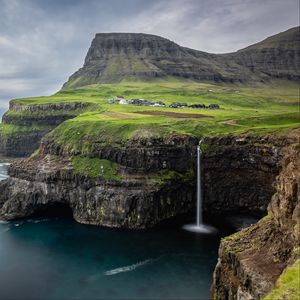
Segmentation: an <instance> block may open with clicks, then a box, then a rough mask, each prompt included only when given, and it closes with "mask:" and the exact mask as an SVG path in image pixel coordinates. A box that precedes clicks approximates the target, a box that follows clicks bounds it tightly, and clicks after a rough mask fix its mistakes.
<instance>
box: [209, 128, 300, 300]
mask: <svg viewBox="0 0 300 300" xmlns="http://www.w3.org/2000/svg"><path fill="white" fill-rule="evenodd" d="M294 142H295V143H294V144H292V145H289V146H287V147H286V148H285V149H284V159H283V161H282V167H283V169H282V171H281V173H280V175H279V176H278V178H277V182H276V193H275V194H274V195H273V197H272V200H271V202H270V204H269V207H268V215H267V216H266V217H265V218H263V219H262V220H260V221H259V222H258V223H257V224H255V225H253V226H251V227H249V228H247V229H245V230H243V231H241V232H238V233H236V234H234V235H232V236H229V237H227V238H225V239H223V240H222V242H221V245H220V249H219V261H218V264H217V266H216V269H215V272H214V282H213V293H214V299H219V300H221V299H222V300H224V299H234V300H246V299H247V300H251V299H262V298H263V297H264V296H265V295H266V294H267V293H268V292H269V291H270V290H271V289H272V288H273V287H274V284H275V282H276V280H277V278H278V277H279V276H280V274H281V273H282V272H283V271H284V269H285V268H286V267H287V266H289V265H291V264H292V263H294V262H295V261H296V259H297V257H299V242H300V231H299V228H300V197H299V188H300V145H299V130H298V131H296V134H295V140H294ZM297 247H298V248H297ZM286 299H288V298H286Z"/></svg>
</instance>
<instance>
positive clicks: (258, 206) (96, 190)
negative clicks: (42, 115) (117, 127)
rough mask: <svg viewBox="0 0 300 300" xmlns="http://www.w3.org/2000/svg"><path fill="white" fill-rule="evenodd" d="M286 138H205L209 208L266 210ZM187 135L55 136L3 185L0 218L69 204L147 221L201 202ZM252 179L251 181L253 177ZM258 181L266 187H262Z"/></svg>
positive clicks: (117, 222)
mask: <svg viewBox="0 0 300 300" xmlns="http://www.w3.org/2000/svg"><path fill="white" fill-rule="evenodd" d="M288 142H289V141H288V140H287V139H285V138H278V139H276V140H274V139H273V138H271V137H269V138H268V137H267V138H261V137H253V136H252V137H250V136H239V137H236V136H228V137H223V138H206V139H205V140H204V145H203V151H204V158H203V169H204V174H205V175H204V181H205V184H204V201H205V203H204V208H205V210H209V211H210V213H224V212H232V211H236V210H244V211H246V212H249V211H252V212H260V213H264V212H265V211H266V207H267V204H268V202H269V199H270V197H271V195H272V194H273V192H274V190H273V187H272V183H273V182H274V180H275V177H276V175H277V174H278V172H279V169H280V161H281V158H282V156H281V149H282V145H283V144H286V143H288ZM197 143H198V140H197V139H196V138H194V137H191V136H186V135H178V134H177V135H173V136H169V137H165V138H140V139H133V140H129V141H127V142H125V144H122V145H115V146H114V145H106V144H101V143H100V144H99V143H97V141H95V144H94V145H93V144H92V145H91V147H90V152H89V153H88V154H87V153H80V152H79V151H78V150H76V151H74V149H70V148H66V147H65V146H64V145H63V144H57V143H56V141H55V139H54V138H53V136H51V135H48V136H47V137H46V138H45V139H44V140H43V142H42V144H41V147H40V150H39V153H38V154H37V155H36V156H33V157H31V158H29V159H25V160H22V161H19V162H17V163H14V164H13V165H12V166H11V167H10V170H9V173H10V176H11V178H10V179H8V180H6V181H4V182H2V183H1V184H0V195H1V196H0V207H2V208H1V209H0V217H1V218H4V219H8V220H11V219H15V218H21V217H28V216H31V215H33V214H34V213H37V212H38V211H40V210H43V209H47V207H49V206H51V205H55V204H57V203H63V204H66V205H68V206H69V207H70V208H71V210H72V212H73V216H74V218H75V219H76V220H77V221H78V222H81V223H87V224H94V225H104V226H110V227H128V228H146V227H151V226H154V225H155V224H157V223H158V222H160V221H162V220H165V219H168V218H171V217H174V216H178V215H181V214H184V213H187V212H189V211H191V210H193V209H194V206H195V202H196V201H195V189H196V187H195V181H196V176H195V170H196V165H195V163H196V145H197ZM87 156H88V157H90V158H93V159H101V160H106V161H108V162H112V163H114V164H116V165H117V166H118V174H117V177H116V178H106V177H105V172H104V174H102V175H103V176H102V175H101V174H99V176H96V177H91V176H88V175H86V174H80V172H79V173H78V172H77V170H76V168H74V165H73V163H72V159H73V158H74V157H87ZM249 178H252V184H251V183H249ZM254 185H257V186H258V187H259V188H255V186H254Z"/></svg>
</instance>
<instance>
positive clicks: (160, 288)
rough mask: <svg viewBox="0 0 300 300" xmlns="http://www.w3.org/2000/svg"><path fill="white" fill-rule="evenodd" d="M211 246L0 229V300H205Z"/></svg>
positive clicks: (183, 238)
mask: <svg viewBox="0 0 300 300" xmlns="http://www.w3.org/2000/svg"><path fill="white" fill-rule="evenodd" d="M218 240H219V239H218V237H217V236H199V235H195V234H191V233H188V232H185V231H183V230H181V229H180V228H174V229H170V228H160V229H159V228H158V229H155V230H146V231H126V230H114V229H106V228H97V227H89V226H84V225H80V224H77V223H75V222H74V221H72V220H70V219H61V218H52V219H31V220H26V221H22V222H13V223H9V224H0V298H1V299H208V298H209V289H210V285H211V279H212V272H213V269H214V266H215V264H216V260H217V248H218Z"/></svg>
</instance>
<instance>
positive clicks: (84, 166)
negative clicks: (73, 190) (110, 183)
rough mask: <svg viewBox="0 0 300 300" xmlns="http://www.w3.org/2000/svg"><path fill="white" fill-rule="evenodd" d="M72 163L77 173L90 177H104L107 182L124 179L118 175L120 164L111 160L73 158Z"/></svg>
mask: <svg viewBox="0 0 300 300" xmlns="http://www.w3.org/2000/svg"><path fill="white" fill-rule="evenodd" d="M71 161H72V165H73V168H74V171H75V173H78V174H82V175H85V176H89V177H103V178H104V179H106V180H121V179H122V177H121V176H120V175H118V171H119V166H118V164H116V163H114V162H112V161H110V160H106V159H99V158H89V157H81V156H73V157H72V159H71Z"/></svg>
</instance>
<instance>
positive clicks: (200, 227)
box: [183, 140, 216, 234]
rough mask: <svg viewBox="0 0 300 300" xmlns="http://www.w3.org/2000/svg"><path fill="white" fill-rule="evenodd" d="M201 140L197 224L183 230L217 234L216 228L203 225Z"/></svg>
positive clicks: (186, 226) (198, 147) (198, 157)
mask: <svg viewBox="0 0 300 300" xmlns="http://www.w3.org/2000/svg"><path fill="white" fill-rule="evenodd" d="M201 143H202V140H200V142H199V145H198V146H197V205H196V224H189V225H184V226H183V229H185V230H188V231H192V232H196V233H206V234H208V233H214V232H216V230H215V228H213V227H212V226H209V225H205V224H203V199H202V186H201V185H202V182H201V159H202V151H201Z"/></svg>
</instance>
